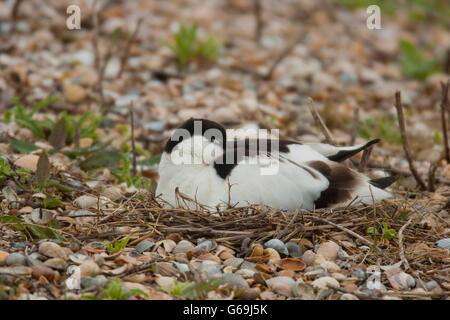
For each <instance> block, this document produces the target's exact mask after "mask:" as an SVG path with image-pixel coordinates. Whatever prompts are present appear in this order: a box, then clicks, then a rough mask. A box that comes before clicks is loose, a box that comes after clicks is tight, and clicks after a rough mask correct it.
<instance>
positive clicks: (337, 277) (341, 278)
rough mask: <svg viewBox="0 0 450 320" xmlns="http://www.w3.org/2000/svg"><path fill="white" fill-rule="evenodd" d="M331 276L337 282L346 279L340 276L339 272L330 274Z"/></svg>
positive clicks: (343, 275)
mask: <svg viewBox="0 0 450 320" xmlns="http://www.w3.org/2000/svg"><path fill="white" fill-rule="evenodd" d="M331 276H332V277H333V278H335V279H336V280H338V281H343V280H345V279H347V276H346V275H345V274H342V273H339V272H334V273H332V274H331Z"/></svg>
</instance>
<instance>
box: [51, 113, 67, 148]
mask: <svg viewBox="0 0 450 320" xmlns="http://www.w3.org/2000/svg"><path fill="white" fill-rule="evenodd" d="M66 137H67V124H66V119H65V118H64V117H61V119H59V120H58V122H56V124H55V125H54V127H53V130H52V132H51V133H50V137H49V138H48V142H49V143H50V144H51V145H52V146H53V147H54V148H56V149H61V148H63V147H64V146H65V145H66Z"/></svg>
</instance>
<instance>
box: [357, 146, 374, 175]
mask: <svg viewBox="0 0 450 320" xmlns="http://www.w3.org/2000/svg"><path fill="white" fill-rule="evenodd" d="M372 149H373V146H370V147H369V148H367V149H365V150H364V151H363V154H362V157H361V162H360V163H359V166H358V171H359V172H364V170H365V169H366V167H367V163H368V162H369V159H370V154H371V153H372Z"/></svg>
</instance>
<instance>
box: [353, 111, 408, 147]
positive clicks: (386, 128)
mask: <svg viewBox="0 0 450 320" xmlns="http://www.w3.org/2000/svg"><path fill="white" fill-rule="evenodd" d="M359 135H360V136H361V138H364V139H372V138H380V139H382V140H383V141H385V142H387V143H390V144H401V143H402V137H401V135H400V132H399V130H398V129H397V122H396V120H395V119H394V118H391V117H388V116H383V117H380V118H378V119H372V118H368V119H365V120H364V121H362V122H361V125H360V127H359Z"/></svg>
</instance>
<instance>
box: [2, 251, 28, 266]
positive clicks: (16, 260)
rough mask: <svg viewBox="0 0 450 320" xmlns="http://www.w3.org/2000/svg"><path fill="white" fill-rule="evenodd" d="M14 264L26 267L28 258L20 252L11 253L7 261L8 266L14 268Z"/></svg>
mask: <svg viewBox="0 0 450 320" xmlns="http://www.w3.org/2000/svg"><path fill="white" fill-rule="evenodd" d="M14 264H20V265H22V266H25V265H26V264H27V258H26V257H25V256H24V255H23V254H21V253H18V252H14V253H11V254H10V255H9V256H8V259H6V265H8V266H12V265H14Z"/></svg>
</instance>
